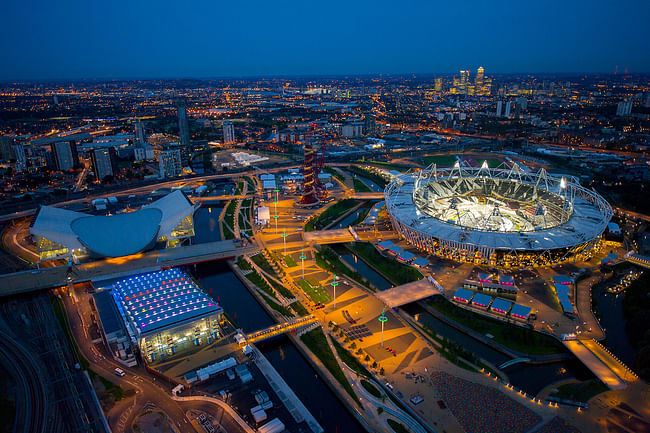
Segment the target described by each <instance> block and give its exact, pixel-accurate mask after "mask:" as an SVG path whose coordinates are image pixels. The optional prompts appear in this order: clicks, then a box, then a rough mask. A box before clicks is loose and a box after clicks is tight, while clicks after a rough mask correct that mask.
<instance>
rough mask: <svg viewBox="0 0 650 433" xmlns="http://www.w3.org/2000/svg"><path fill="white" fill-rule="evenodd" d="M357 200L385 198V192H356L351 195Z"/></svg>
mask: <svg viewBox="0 0 650 433" xmlns="http://www.w3.org/2000/svg"><path fill="white" fill-rule="evenodd" d="M350 198H353V199H355V200H383V199H384V193H383V192H355V193H354V194H352V195H351V196H350Z"/></svg>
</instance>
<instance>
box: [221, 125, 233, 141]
mask: <svg viewBox="0 0 650 433" xmlns="http://www.w3.org/2000/svg"><path fill="white" fill-rule="evenodd" d="M234 142H235V125H233V124H232V122H231V121H230V120H226V121H225V122H223V144H233V143H234Z"/></svg>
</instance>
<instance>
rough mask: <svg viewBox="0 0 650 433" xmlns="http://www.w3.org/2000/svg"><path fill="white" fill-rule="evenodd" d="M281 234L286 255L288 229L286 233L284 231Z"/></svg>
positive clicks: (285, 254)
mask: <svg viewBox="0 0 650 433" xmlns="http://www.w3.org/2000/svg"><path fill="white" fill-rule="evenodd" d="M280 236H282V241H283V242H284V256H285V257H286V256H287V236H289V235H288V234H287V230H286V229H285V230H284V233H282V234H281V235H280Z"/></svg>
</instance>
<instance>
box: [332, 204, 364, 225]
mask: <svg viewBox="0 0 650 433" xmlns="http://www.w3.org/2000/svg"><path fill="white" fill-rule="evenodd" d="M371 207H372V203H363V204H362V205H361V207H359V209H357V210H355V211H354V212H352V213H351V214H350V215H348V216H346V217H345V218H343V219H342V220H340V221H338V222H337V223H336V224H334V226H333V227H332V228H333V229H344V228H346V227H349V226H351V225H352V223H353V222H355V221H356V220H357V219H358V218H360V217H361V216H362V215H363V216H365V215H366V214H367V213H368V212H369V211H370V208H371Z"/></svg>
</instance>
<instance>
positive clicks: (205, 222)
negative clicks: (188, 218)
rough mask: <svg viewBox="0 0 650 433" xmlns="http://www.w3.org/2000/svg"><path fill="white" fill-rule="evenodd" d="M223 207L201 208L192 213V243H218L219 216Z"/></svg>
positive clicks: (219, 234)
mask: <svg viewBox="0 0 650 433" xmlns="http://www.w3.org/2000/svg"><path fill="white" fill-rule="evenodd" d="M221 211H223V207H214V206H210V207H205V206H202V207H201V208H199V210H197V211H196V212H195V213H194V243H195V244H204V243H207V242H215V241H220V240H222V239H221V232H220V231H219V215H221Z"/></svg>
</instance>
